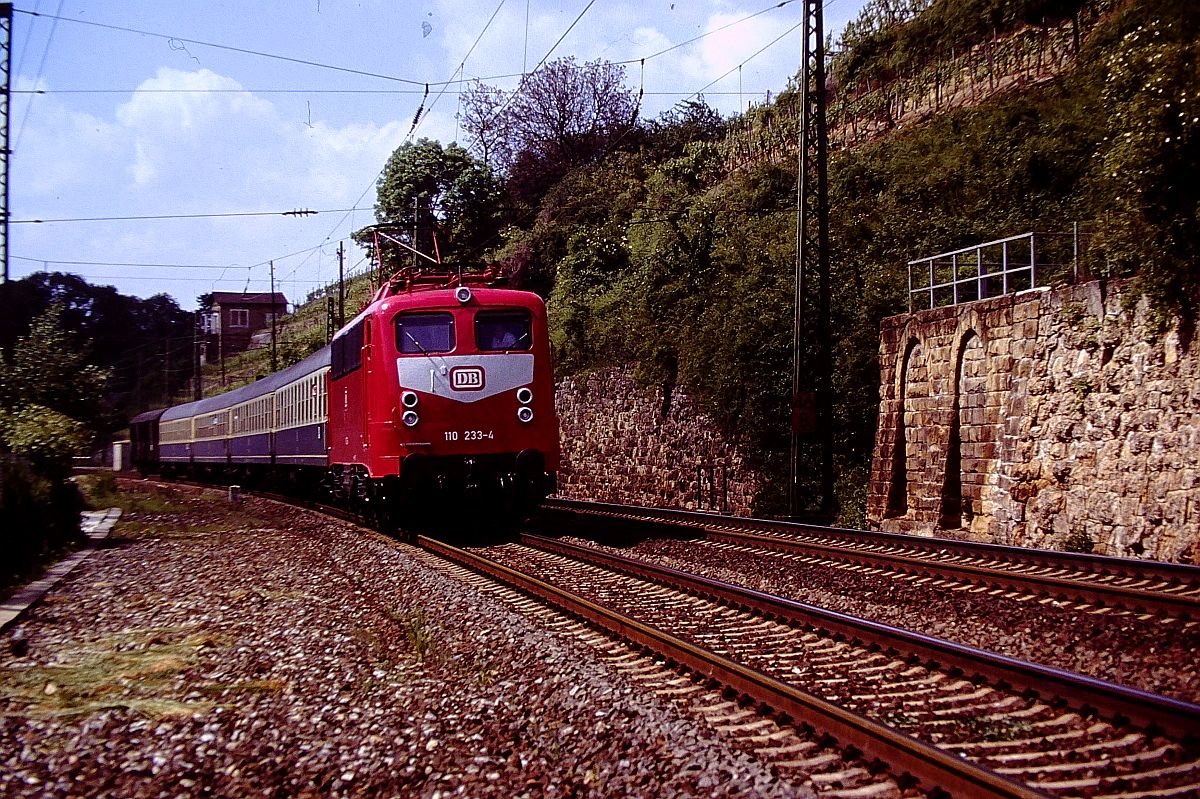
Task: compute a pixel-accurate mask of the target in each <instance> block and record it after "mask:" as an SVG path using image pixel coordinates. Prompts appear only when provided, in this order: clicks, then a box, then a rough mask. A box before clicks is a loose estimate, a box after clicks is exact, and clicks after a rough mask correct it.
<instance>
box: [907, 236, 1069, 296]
mask: <svg viewBox="0 0 1200 799" xmlns="http://www.w3.org/2000/svg"><path fill="white" fill-rule="evenodd" d="M1083 241H1084V237H1083V236H1081V233H1080V230H1079V225H1078V224H1076V225H1075V226H1074V230H1073V231H1072V232H1070V233H1038V232H1029V233H1022V234H1019V235H1016V236H1009V237H1008V238H1004V239H997V240H995V241H989V242H986V243H984V244H976V245H973V246H971V247H964V248H962V249H961V250H954V251H952V252H944V253H940V254H938V255H932V256H929V257H927V258H918V259H916V260H914V261H909V262H908V306H909V311H917V310H923V309H928V308H939V307H942V306H946V305H958V304H960V303H964V302H974V301H976V300H986V299H988V298H990V297H1001V296H1004V295H1005V294H1015V293H1016V292H1019V291H1027V290H1029V289H1034V288H1039V287H1043V286H1051V285H1062V284H1064V283H1078V282H1079V281H1080V280H1081V279H1083V278H1084V276H1083V275H1082V274H1081V271H1080V265H1079V263H1080V261H1079V258H1080V252H1081V248H1082V246H1083Z"/></svg>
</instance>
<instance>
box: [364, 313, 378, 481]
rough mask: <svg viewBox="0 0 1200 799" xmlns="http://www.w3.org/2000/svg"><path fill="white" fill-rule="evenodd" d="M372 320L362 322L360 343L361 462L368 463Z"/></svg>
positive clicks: (371, 392) (372, 369)
mask: <svg viewBox="0 0 1200 799" xmlns="http://www.w3.org/2000/svg"><path fill="white" fill-rule="evenodd" d="M372 321H373V320H372V319H370V318H367V319H365V320H363V339H362V341H363V343H362V451H363V459H362V462H363V463H364V464H365V463H368V462H369V461H370V458H369V453H370V451H371V401H372V399H373V397H372V394H373V393H374V392H373V389H374V387H375V382H374V381H373V380H372V379H371V376H372V374H374V372H375V364H374V363H373V362H372V360H371V350H372V347H371V340H372V338H373V335H372V333H371V329H372V327H374V325H372V324H371V323H372Z"/></svg>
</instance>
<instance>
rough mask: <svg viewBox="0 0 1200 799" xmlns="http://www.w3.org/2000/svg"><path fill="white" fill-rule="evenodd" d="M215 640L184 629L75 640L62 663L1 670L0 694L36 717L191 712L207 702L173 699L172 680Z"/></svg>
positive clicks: (174, 684)
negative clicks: (92, 639)
mask: <svg viewBox="0 0 1200 799" xmlns="http://www.w3.org/2000/svg"><path fill="white" fill-rule="evenodd" d="M213 645H215V639H214V638H213V637H212V636H210V635H208V634H206V633H203V632H197V631H195V630H194V629H192V630H191V631H190V632H189V628H164V629H150V630H134V631H128V632H121V633H117V634H114V635H109V636H105V637H102V638H99V639H97V640H95V641H89V642H86V643H82V644H80V645H79V646H78V647H77V648H76V649H74V650H73V651H69V652H66V653H64V654H63V656H62V661H61V662H59V663H55V664H52V665H48V666H35V667H32V668H20V667H9V668H5V669H0V697H3V698H4V699H5V700H6V702H8V703H15V704H18V705H22V706H24V708H25V713H26V714H28V715H30V716H33V717H37V718H51V717H71V716H83V715H89V714H92V713H98V712H101V711H104V710H114V709H125V710H129V711H132V712H134V713H137V714H138V715H142V716H147V717H150V718H161V717H165V716H190V715H192V714H195V713H202V712H205V711H207V710H208V709H209V708H211V707H212V703H211V702H186V701H181V700H179V699H177V698H175V694H177V693H178V692H179V689H178V687H177V682H178V681H179V679H180V678H181V677H182V675H183V674H184V673H185V672H187V671H188V670H189V669H191V668H192V667H193V666H195V665H196V662H197V660H198V657H199V652H200V650H201V649H204V648H205V647H210V646H213Z"/></svg>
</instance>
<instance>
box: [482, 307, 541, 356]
mask: <svg viewBox="0 0 1200 799" xmlns="http://www.w3.org/2000/svg"><path fill="white" fill-rule="evenodd" d="M532 324H533V323H532V322H531V320H530V318H529V312H528V311H519V310H512V311H480V312H479V313H477V314H475V346H476V348H478V349H479V350H480V351H488V350H492V351H495V350H527V349H529V348H530V346H531V345H532V339H533V336H532V335H531V333H532Z"/></svg>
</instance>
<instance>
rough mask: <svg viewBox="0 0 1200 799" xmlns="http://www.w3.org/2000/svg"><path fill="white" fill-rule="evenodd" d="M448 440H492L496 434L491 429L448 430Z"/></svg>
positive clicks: (446, 437)
mask: <svg viewBox="0 0 1200 799" xmlns="http://www.w3.org/2000/svg"><path fill="white" fill-rule="evenodd" d="M443 435H445V440H446V441H460V440H461V441H491V440H492V439H493V438H495V435H494V434H493V433H492V431H491V430H462V431H459V430H447V431H446V432H445V433H444V434H443Z"/></svg>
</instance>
